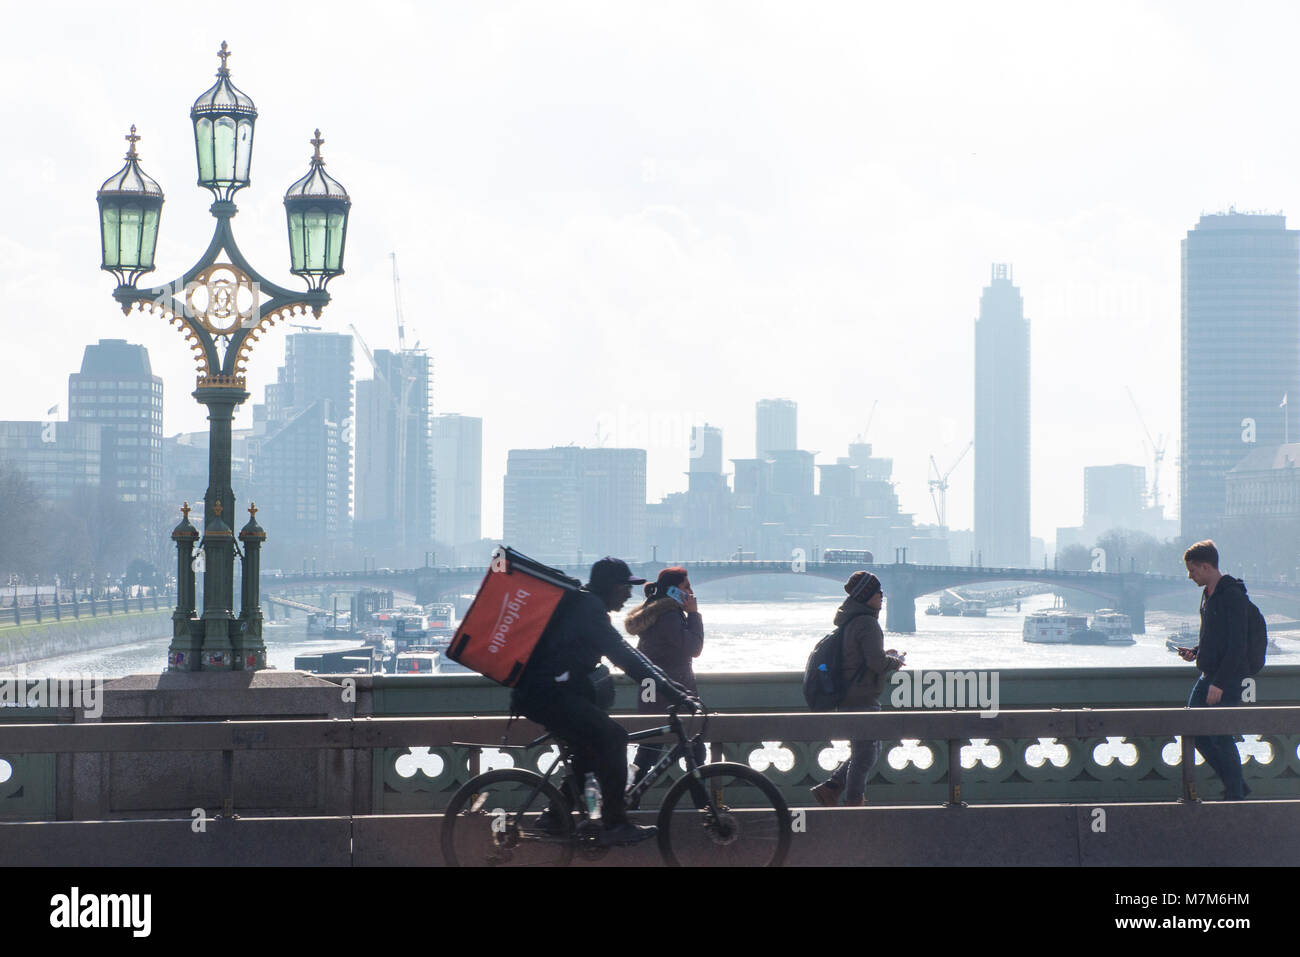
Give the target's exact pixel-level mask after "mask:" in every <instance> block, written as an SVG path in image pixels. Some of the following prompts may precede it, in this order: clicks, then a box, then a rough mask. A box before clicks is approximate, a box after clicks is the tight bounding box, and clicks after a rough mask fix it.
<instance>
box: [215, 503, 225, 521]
mask: <svg viewBox="0 0 1300 957" xmlns="http://www.w3.org/2000/svg"><path fill="white" fill-rule="evenodd" d="M224 507H225V506H223V505H222V504H221V499H217V500H216V501H215V502H213V503H212V511H213V513H214V514H216V516H217V518H220V517H221V510H222V509H223V508H224Z"/></svg>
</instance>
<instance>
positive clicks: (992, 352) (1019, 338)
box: [975, 263, 1029, 568]
mask: <svg viewBox="0 0 1300 957" xmlns="http://www.w3.org/2000/svg"><path fill="white" fill-rule="evenodd" d="M975 548H976V550H977V551H978V552H979V553H980V556H981V560H982V561H983V563H984V564H985V565H1001V566H1005V567H1012V568H1023V567H1027V566H1028V565H1029V320H1028V319H1026V318H1025V308H1024V301H1023V300H1022V299H1021V297H1020V290H1019V289H1018V288H1017V287H1016V286H1015V285H1014V284H1013V283H1012V281H1011V267H1010V266H1009V265H1007V264H1005V263H994V264H993V276H992V280H991V281H990V283H989V284H988V286H986V287H985V288H984V292H983V293H982V294H981V296H980V315H979V318H978V319H976V320H975Z"/></svg>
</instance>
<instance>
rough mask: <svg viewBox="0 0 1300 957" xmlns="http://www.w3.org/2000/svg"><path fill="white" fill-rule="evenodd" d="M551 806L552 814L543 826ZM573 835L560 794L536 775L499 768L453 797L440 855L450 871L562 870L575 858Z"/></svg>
mask: <svg viewBox="0 0 1300 957" xmlns="http://www.w3.org/2000/svg"><path fill="white" fill-rule="evenodd" d="M547 807H549V808H551V809H552V810H551V813H550V814H548V815H547V819H548V820H546V821H542V820H540V818H541V812H542V809H543V808H547ZM543 824H546V825H548V826H547V827H545V828H544V827H543V826H542V825H543ZM573 830H574V828H573V815H572V814H571V813H570V810H569V802H568V801H566V800H565V799H564V796H563V795H562V794H561V793H560V792H559V790H558V789H556V788H555V787H554V786H553V785H551V784H550V783H549V782H547V781H545V780H544V779H543V778H542V776H541V775H540V774H534V773H533V772H532V771H524V770H522V769H520V768H501V769H499V770H496V771H488V772H487V773H486V774H480V775H479V776H478V777H476V778H472V779H471V780H469V781H467V782H466V783H465V784H464V785H463V786H462V787H461V789H460V790H459V791H457V792H456V793H455V795H453V796H452V799H451V803H450V804H448V805H447V811H446V814H445V815H444V816H443V820H442V856H443V860H444V862H445V863H446V865H447V866H448V867H563V866H564V865H566V864H568V863H569V861H570V859H572V857H573V845H574V837H573Z"/></svg>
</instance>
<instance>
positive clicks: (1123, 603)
mask: <svg viewBox="0 0 1300 957" xmlns="http://www.w3.org/2000/svg"><path fill="white" fill-rule="evenodd" d="M555 567H556V568H557V569H558V570H560V571H563V572H564V573H565V574H566V575H571V576H573V577H574V578H578V579H581V580H584V581H585V580H586V578H587V575H588V574H589V572H590V571H591V568H590V566H589V565H557V566H555ZM665 567H667V566H666V565H665V563H663V562H636V563H631V568H632V570H633V573H634V574H636V575H637V576H638V577H642V578H648V579H653V578H654V577H655V576H656V575H658V574H659V570H660V569H662V568H665ZM686 567H687V568H688V569H689V570H690V574H691V581H692V582H693V583H694V584H697V585H698V584H703V583H705V582H711V581H720V580H722V579H725V578H737V577H740V576H744V575H811V576H812V577H814V578H825V579H829V580H831V581H838V582H843V581H846V580H847V579H848V577H849V575H850V574H852V573H853V572H854V571H856V570H857V569H859V568H863V569H866V570H867V571H870V572H873V573H874V574H875V575H876V576H877V577H879V578H880V581H881V584H882V585H883V587H884V589H885V593H886V596H887V597H889V598H892V599H893V600H892V601H890V602H888V603H887V604H886V609H885V627H886V628H888V629H889V630H890V631H894V632H904V633H911V632H914V631H916V599H918V598H920V597H921V596H922V595H927V594H930V593H932V592H937V591H941V590H943V589H945V588H955V587H960V586H962V585H975V584H979V583H982V582H1000V581H1023V582H1037V583H1042V584H1047V585H1052V586H1054V587H1059V588H1069V589H1075V590H1077V591H1083V592H1088V593H1090V594H1093V595H1098V596H1100V597H1102V598H1104V599H1106V601H1107V602H1109V603H1110V604H1111V606H1112V607H1114V608H1116V609H1118V610H1119V611H1122V612H1124V614H1126V615H1128V616H1129V618H1130V619H1132V622H1133V630H1134V632H1136V633H1139V634H1141V633H1143V632H1145V631H1146V602H1147V597H1148V596H1149V595H1152V594H1160V593H1163V592H1170V591H1184V592H1187V593H1188V595H1189V597H1190V595H1191V592H1192V590H1193V586H1192V585H1191V583H1190V582H1189V581H1188V580H1187V578H1186V577H1184V576H1175V575H1149V574H1144V573H1141V572H1067V571H1056V570H1054V569H1045V568H989V567H984V566H978V565H909V564H906V563H897V562H896V563H893V564H884V563H877V564H872V565H859V564H856V563H853V562H792V561H788V560H787V561H719V562H689V563H688V564H687V565H686ZM486 571H487V570H486V568H485V567H484V566H482V565H472V566H461V567H455V568H453V567H447V566H439V567H426V568H411V569H401V570H392V569H370V570H367V571H358V572H306V573H301V574H299V573H295V574H291V575H283V576H270V575H263V576H262V588H263V590H264V591H265V592H267V593H268V594H270V593H272V592H274V591H276V590H279V589H292V590H293V591H295V592H302V591H303V590H304V588H303V586H307V588H308V589H316V588H320V589H321V590H322V593H323V592H324V591H326V590H345V591H351V590H354V589H359V588H380V589H392V590H394V591H399V592H407V593H409V594H412V595H414V596H415V597H416V600H417V601H419V602H421V603H428V602H432V601H445V600H448V599H450V598H452V597H454V596H456V595H461V594H465V593H467V592H472V591H473V590H475V589H476V588H477V587H478V585H479V583H480V582H481V581H482V580H483V576H484V575H485V574H486ZM1250 593H1251V594H1252V595H1256V596H1264V597H1271V598H1281V599H1286V600H1291V601H1300V586H1297V585H1290V584H1285V583H1276V582H1265V583H1262V584H1259V585H1255V586H1251V587H1250ZM322 601H323V600H322Z"/></svg>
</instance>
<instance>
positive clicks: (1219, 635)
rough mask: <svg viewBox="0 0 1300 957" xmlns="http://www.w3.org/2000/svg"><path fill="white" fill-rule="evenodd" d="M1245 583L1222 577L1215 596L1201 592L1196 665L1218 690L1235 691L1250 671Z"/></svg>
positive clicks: (1227, 576) (1216, 587) (1215, 590)
mask: <svg viewBox="0 0 1300 957" xmlns="http://www.w3.org/2000/svg"><path fill="white" fill-rule="evenodd" d="M1246 601H1247V599H1246V583H1245V582H1243V581H1240V580H1239V579H1236V578H1233V577H1232V576H1231V575H1224V576H1223V577H1222V578H1220V579H1219V583H1218V584H1217V585H1215V586H1214V594H1213V595H1206V594H1205V593H1204V592H1202V593H1201V638H1200V643H1199V644H1198V645H1197V646H1196V647H1197V651H1196V665H1197V667H1198V668H1200V669H1201V673H1202V674H1203V675H1205V676H1206V677H1207V678H1209V679H1210V684H1212V685H1214V686H1215V687H1217V688H1221V689H1224V690H1226V689H1228V688H1235V687H1237V686H1239V685H1240V684H1241V681H1242V679H1243V678H1244V677H1245V676H1246V673H1247V672H1248V671H1249V670H1250V669H1249V668H1248V667H1247V664H1246V629H1247V625H1248V622H1249V618H1248V617H1247V616H1248V613H1249V609H1248V608H1247V605H1246Z"/></svg>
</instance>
